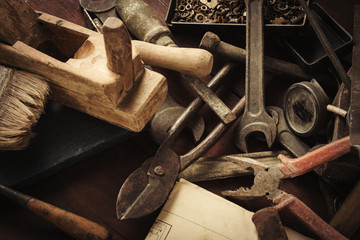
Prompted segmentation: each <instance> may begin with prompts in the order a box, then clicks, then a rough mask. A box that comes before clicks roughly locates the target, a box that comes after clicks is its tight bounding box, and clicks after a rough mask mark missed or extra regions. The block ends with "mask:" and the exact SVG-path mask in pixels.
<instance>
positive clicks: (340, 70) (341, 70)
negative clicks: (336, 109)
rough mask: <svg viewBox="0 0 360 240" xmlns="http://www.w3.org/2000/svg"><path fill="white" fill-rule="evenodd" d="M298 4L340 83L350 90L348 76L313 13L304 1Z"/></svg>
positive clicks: (300, 0)
mask: <svg viewBox="0 0 360 240" xmlns="http://www.w3.org/2000/svg"><path fill="white" fill-rule="evenodd" d="M299 3H300V4H301V6H302V7H303V9H304V12H305V14H306V16H307V18H308V19H309V22H310V25H311V26H312V28H313V29H314V32H315V33H316V36H317V37H318V39H319V41H320V43H321V45H322V46H323V48H324V49H325V51H326V53H327V55H328V56H329V58H330V61H331V63H332V64H333V66H334V68H335V70H336V72H337V74H338V75H339V77H340V79H341V81H342V82H343V83H344V84H345V86H346V88H347V89H350V87H351V82H350V78H349V76H348V75H347V74H346V71H345V69H344V66H343V65H342V64H341V62H340V60H339V58H338V56H337V55H336V53H335V50H334V48H333V47H332V46H331V43H330V42H329V40H328V39H327V37H326V35H325V33H324V31H323V30H322V28H321V26H320V24H319V22H318V20H317V19H316V17H315V16H314V13H313V12H312V11H311V10H310V8H309V6H308V5H307V4H306V2H305V0H299Z"/></svg>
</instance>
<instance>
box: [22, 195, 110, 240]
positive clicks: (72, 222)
mask: <svg viewBox="0 0 360 240" xmlns="http://www.w3.org/2000/svg"><path fill="white" fill-rule="evenodd" d="M26 208H28V209H29V210H30V211H32V212H33V213H35V214H37V215H39V216H41V217H42V218H44V219H46V220H47V221H49V222H51V223H53V224H55V225H56V226H57V227H58V228H59V229H61V230H62V231H64V232H66V233H67V234H69V235H70V236H72V237H73V238H75V239H79V240H90V239H94V240H95V239H96V240H109V239H111V233H110V232H109V231H108V230H106V229H105V228H104V227H102V226H100V225H99V224H97V223H94V222H92V221H89V220H87V219H85V218H83V217H80V216H78V215H76V214H73V213H70V212H68V211H65V210H63V209H61V208H58V207H55V206H53V205H51V204H48V203H45V202H42V201H40V200H37V199H34V198H31V199H30V200H29V201H28V202H27V204H26Z"/></svg>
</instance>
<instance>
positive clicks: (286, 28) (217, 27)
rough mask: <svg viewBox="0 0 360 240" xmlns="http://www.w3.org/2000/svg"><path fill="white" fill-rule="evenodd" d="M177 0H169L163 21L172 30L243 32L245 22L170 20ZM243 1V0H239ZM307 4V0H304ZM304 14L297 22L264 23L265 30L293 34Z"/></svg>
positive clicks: (301, 25) (198, 32)
mask: <svg viewBox="0 0 360 240" xmlns="http://www.w3.org/2000/svg"><path fill="white" fill-rule="evenodd" d="M178 1H179V0H171V1H170V4H169V8H168V11H167V14H166V18H165V22H166V24H167V26H168V27H169V29H170V30H171V31H172V32H192V33H197V34H204V33H205V32H207V31H212V32H215V33H222V32H228V31H240V32H243V33H245V30H246V23H196V22H176V21H172V19H173V17H174V13H175V11H174V10H175V8H176V4H177V2H178ZM190 1H191V0H190ZM241 1H244V0H241ZM306 2H307V4H309V1H306ZM306 22H307V20H306V15H305V17H304V19H303V21H301V22H300V23H298V24H265V28H264V30H265V32H267V31H271V32H277V33H282V34H293V33H296V32H298V31H301V29H302V28H303V27H304V26H305V25H306Z"/></svg>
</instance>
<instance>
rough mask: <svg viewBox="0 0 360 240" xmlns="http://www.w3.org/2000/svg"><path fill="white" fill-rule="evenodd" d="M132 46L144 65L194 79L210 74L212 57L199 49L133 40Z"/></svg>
mask: <svg viewBox="0 0 360 240" xmlns="http://www.w3.org/2000/svg"><path fill="white" fill-rule="evenodd" d="M132 44H133V46H134V47H135V48H136V49H137V50H138V51H139V53H140V58H141V59H142V60H143V61H144V63H145V64H148V65H151V66H156V67H162V68H167V69H170V70H174V71H178V72H182V73H185V74H189V75H192V76H196V77H204V76H207V75H209V74H210V73H211V70H212V66H213V55H212V54H211V53H210V52H208V51H206V50H204V49H200V48H180V47H167V46H160V45H156V44H152V43H147V42H143V41H138V40H133V41H132Z"/></svg>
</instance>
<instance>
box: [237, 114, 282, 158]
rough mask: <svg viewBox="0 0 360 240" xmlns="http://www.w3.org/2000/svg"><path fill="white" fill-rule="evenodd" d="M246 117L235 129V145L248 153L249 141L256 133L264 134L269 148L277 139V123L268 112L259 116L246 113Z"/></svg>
mask: <svg viewBox="0 0 360 240" xmlns="http://www.w3.org/2000/svg"><path fill="white" fill-rule="evenodd" d="M244 116H247V117H246V118H245V117H243V118H242V119H241V121H240V123H239V125H238V126H237V127H236V129H235V145H236V146H237V147H238V148H239V149H240V150H241V151H243V152H246V153H247V152H248V147H247V143H246V141H247V139H248V137H249V136H250V135H252V134H253V133H255V132H261V133H263V134H264V136H265V139H266V143H267V146H268V147H269V148H271V147H272V145H273V144H274V142H275V139H276V122H275V120H274V119H273V118H271V117H270V116H269V115H268V114H267V113H266V112H262V114H259V115H258V116H252V115H249V114H247V115H246V113H244Z"/></svg>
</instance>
